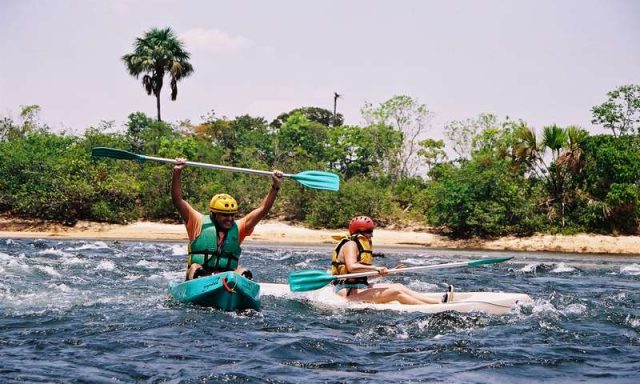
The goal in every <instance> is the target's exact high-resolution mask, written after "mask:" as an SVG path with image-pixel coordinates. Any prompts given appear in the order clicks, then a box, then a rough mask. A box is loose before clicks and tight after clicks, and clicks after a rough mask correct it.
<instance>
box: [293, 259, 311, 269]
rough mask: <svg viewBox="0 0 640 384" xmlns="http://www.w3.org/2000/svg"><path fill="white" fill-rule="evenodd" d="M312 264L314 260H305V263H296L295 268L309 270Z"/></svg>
mask: <svg viewBox="0 0 640 384" xmlns="http://www.w3.org/2000/svg"><path fill="white" fill-rule="evenodd" d="M311 262H312V260H310V259H305V260H304V261H301V262H299V263H296V265H295V267H296V268H309V266H310V265H311Z"/></svg>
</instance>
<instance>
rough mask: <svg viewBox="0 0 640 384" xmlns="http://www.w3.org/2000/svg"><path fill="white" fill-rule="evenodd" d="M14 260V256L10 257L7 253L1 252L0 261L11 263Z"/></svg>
mask: <svg viewBox="0 0 640 384" xmlns="http://www.w3.org/2000/svg"><path fill="white" fill-rule="evenodd" d="M13 258H14V256H12V255H8V254H6V253H2V252H0V261H9V260H11V259H13Z"/></svg>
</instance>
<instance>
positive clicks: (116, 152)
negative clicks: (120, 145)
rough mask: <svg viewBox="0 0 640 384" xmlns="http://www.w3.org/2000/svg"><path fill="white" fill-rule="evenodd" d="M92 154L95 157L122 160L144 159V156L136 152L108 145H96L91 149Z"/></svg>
mask: <svg viewBox="0 0 640 384" xmlns="http://www.w3.org/2000/svg"><path fill="white" fill-rule="evenodd" d="M91 156H93V157H109V158H112V159H120V160H140V161H142V160H144V156H142V155H136V154H135V153H131V152H127V151H123V150H121V149H113V148H106V147H96V148H93V149H92V150H91Z"/></svg>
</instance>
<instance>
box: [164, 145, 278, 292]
mask: <svg viewBox="0 0 640 384" xmlns="http://www.w3.org/2000/svg"><path fill="white" fill-rule="evenodd" d="M186 165H187V164H186V160H185V159H182V158H178V159H176V165H175V166H174V167H173V177H172V179H171V200H172V201H173V205H174V206H175V207H176V208H177V209H178V212H180V216H181V217H182V219H183V220H184V223H185V226H186V227H187V235H188V236H189V246H188V257H187V276H186V279H187V280H191V279H194V278H197V277H201V276H209V275H211V274H214V273H220V272H226V271H236V272H238V273H241V274H242V275H244V276H245V277H247V278H249V279H251V278H252V275H251V272H250V271H248V270H245V269H244V268H242V267H239V266H238V259H239V257H240V252H241V249H240V244H241V243H242V241H243V240H244V238H245V237H246V236H248V235H251V233H252V232H253V229H254V227H255V226H256V224H258V222H259V221H260V220H261V219H262V218H263V217H265V216H266V214H267V213H268V212H269V210H270V209H271V206H272V205H273V202H274V201H275V199H276V195H277V194H278V190H279V189H280V183H281V182H282V172H280V171H273V173H272V174H271V189H270V190H269V193H268V194H267V196H265V198H264V199H263V200H262V203H260V206H259V207H258V208H256V209H254V210H253V211H251V212H249V213H248V214H247V215H246V216H244V217H243V218H241V219H239V220H234V219H235V215H236V213H237V212H238V203H237V202H236V200H235V199H234V198H233V197H231V196H229V195H227V194H222V193H221V194H217V195H215V196H213V198H212V199H211V202H210V203H209V209H210V212H209V214H208V215H204V214H200V213H199V212H198V211H196V210H195V209H193V207H191V205H189V203H187V202H186V201H185V200H184V199H183V198H182V180H181V179H182V177H181V174H182V169H183V168H184V167H185V166H186Z"/></svg>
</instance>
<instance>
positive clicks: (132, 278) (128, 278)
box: [124, 274, 142, 281]
mask: <svg viewBox="0 0 640 384" xmlns="http://www.w3.org/2000/svg"><path fill="white" fill-rule="evenodd" d="M140 278H142V275H136V274H128V275H125V276H124V280H125V281H135V280H138V279H140Z"/></svg>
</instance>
